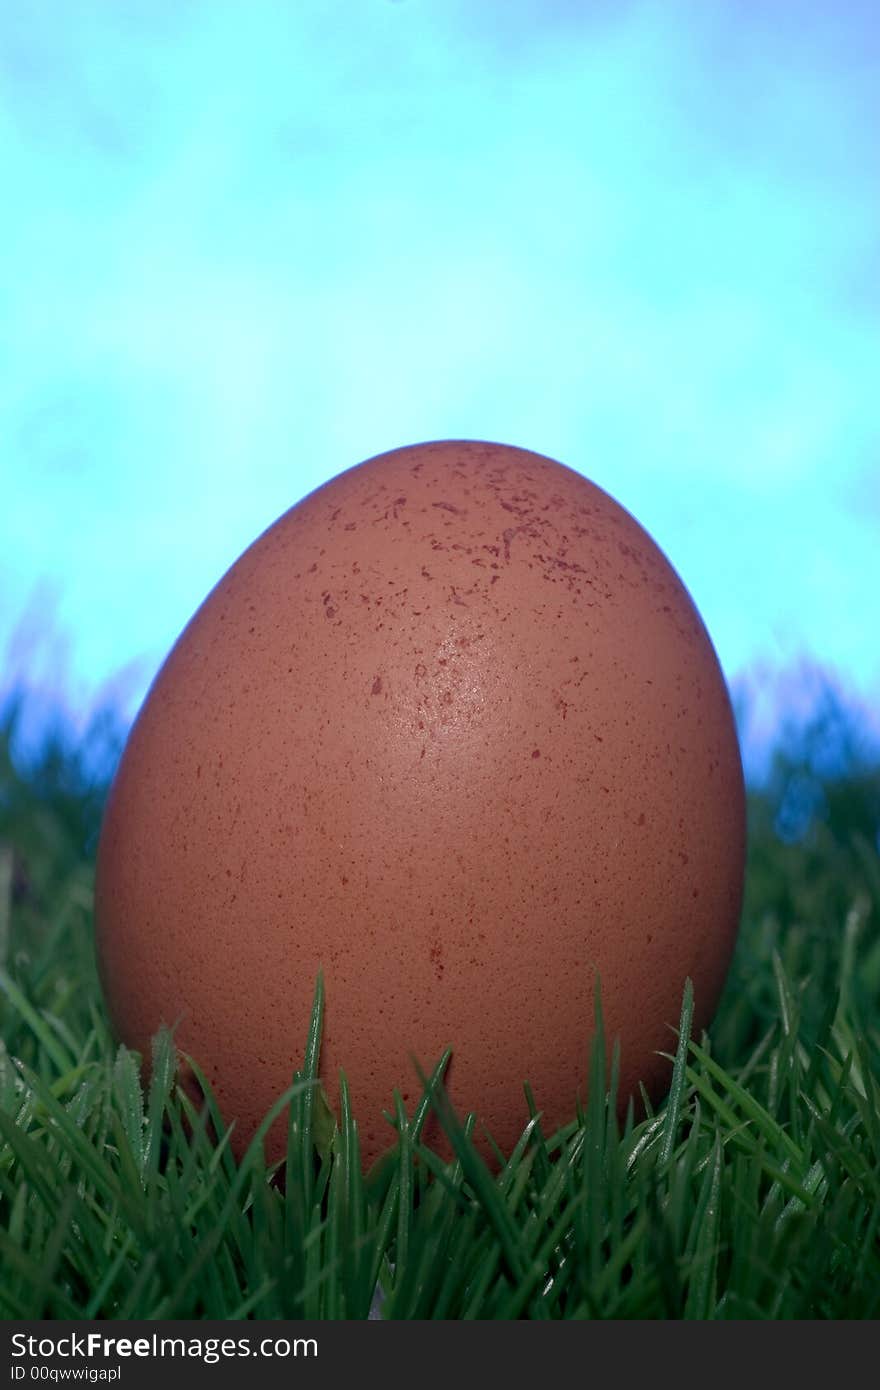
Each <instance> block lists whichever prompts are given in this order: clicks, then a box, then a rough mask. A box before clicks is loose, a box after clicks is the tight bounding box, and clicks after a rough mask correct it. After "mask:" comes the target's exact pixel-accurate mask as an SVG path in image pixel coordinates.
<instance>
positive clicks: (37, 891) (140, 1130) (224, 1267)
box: [0, 718, 880, 1318]
mask: <svg viewBox="0 0 880 1390" xmlns="http://www.w3.org/2000/svg"><path fill="white" fill-rule="evenodd" d="M13 726H14V719H13V718H10V719H9V720H7V724H6V727H5V728H4V730H3V732H2V737H0V972H2V973H0V1011H2V1016H0V1022H2V1040H3V1041H2V1044H0V1313H2V1316H4V1317H5V1318H31V1317H45V1318H82V1317H89V1318H90V1317H100V1318H120V1317H122V1318H124V1317H138V1318H156V1317H172V1318H192V1317H195V1318H201V1317H224V1318H245V1317H262V1318H280V1317H295V1318H302V1317H305V1318H342V1317H345V1318H363V1317H366V1316H367V1314H368V1312H369V1309H370V1307H371V1304H372V1303H373V1302H374V1292H375V1290H376V1289H377V1286H378V1288H379V1290H381V1302H382V1311H383V1315H384V1316H385V1317H388V1318H520V1317H524V1318H598V1317H615V1318H645V1317H648V1318H657V1317H659V1318H665V1317H669V1318H841V1317H844V1318H870V1317H877V1316H878V1315H880V1081H878V1078H880V1067H878V1059H880V858H878V852H877V830H878V826H880V773H878V769H877V764H876V763H872V762H867V761H864V760H862V761H860V760H859V759H858V758H850V759H849V762H848V763H847V761H846V758H844V764H845V765H844V766H843V770H842V771H841V772H840V773H839V774H838V775H835V776H830V775H828V774H827V772H826V774H825V775H824V776H823V775H822V772H821V769H820V770H819V771H817V758H816V753H817V750H818V751H819V752H821V749H822V748H823V747H826V746H827V740H828V737H829V735H828V730H827V728H826V729H824V731H823V730H822V729H820V730H819V731H818V734H817V731H816V730H815V729H814V730H813V731H812V732H811V733H810V735H809V737H808V738H807V739H806V742H802V745H801V746H800V747H799V748H797V749H795V750H794V751H792V750H791V749H789V750H788V751H787V752H783V753H781V754H780V756H779V758H778V759H777V764H776V768H775V772H774V777H773V779H771V782H770V784H769V786H768V787H767V789H765V791H764V792H763V793H762V794H760V795H757V794H753V795H752V797H751V805H750V814H751V822H750V857H749V875H748V881H747V895H746V905H745V912H744V920H743V927H742V932H741V938H740V942H739V947H738V950H737V954H736V957H735V961H734V965H733V968H732V971H731V975H730V978H729V981H728V985H727V988H726V991H725V995H724V998H723V1000H722V1004H721V1007H720V1009H719V1011H718V1015H717V1017H716V1019H715V1021H714V1023H713V1026H712V1029H711V1032H710V1034H709V1036H708V1037H705V1036H704V1037H702V1038H696V1037H693V1036H691V1032H690V994H689V991H687V990H686V991H685V995H684V998H683V1002H682V1014H681V1026H680V1030H679V1033H678V1036H677V1037H676V1036H675V1035H673V1034H671V1035H670V1059H669V1079H670V1090H669V1096H668V1099H667V1101H666V1102H665V1104H664V1105H663V1106H662V1107H661V1108H660V1109H658V1110H657V1111H656V1112H654V1113H652V1112H650V1110H649V1112H648V1114H647V1115H645V1113H644V1112H640V1113H639V1116H638V1117H637V1116H636V1115H635V1114H634V1112H633V1110H632V1108H630V1110H629V1111H628V1113H627V1114H626V1116H625V1118H623V1119H620V1118H619V1114H618V1106H617V1103H616V1095H615V1080H614V1076H615V1073H614V1066H613V1049H612V1050H611V1060H612V1067H611V1086H610V1090H608V1091H606V1089H605V1086H604V1084H603V1079H604V1078H605V1076H606V1074H607V1072H606V1060H607V1059H606V1056H605V1052H604V1047H605V1044H604V1042H602V1041H601V1040H600V1042H599V1044H598V1045H597V1046H596V1048H595V1049H594V1054H593V1057H592V1060H591V1062H590V1076H591V1078H592V1079H591V1080H590V1083H589V1086H588V1088H587V1090H588V1097H589V1098H588V1101H587V1108H586V1111H585V1113H583V1112H582V1113H580V1114H579V1115H578V1118H577V1120H576V1122H575V1123H573V1124H572V1125H570V1126H569V1127H568V1128H566V1129H564V1130H563V1131H561V1132H560V1133H558V1134H555V1135H545V1134H544V1132H543V1130H542V1126H541V1121H540V1116H539V1115H537V1114H536V1113H535V1112H534V1106H533V1105H532V1104H531V1098H530V1095H529V1093H528V1092H527V1091H524V1095H523V1135H522V1138H521V1140H520V1142H519V1144H518V1145H517V1147H516V1149H515V1151H514V1152H513V1153H512V1154H511V1155H509V1156H508V1157H506V1159H505V1161H503V1162H502V1163H501V1165H500V1166H499V1167H498V1170H497V1171H494V1170H490V1169H489V1168H487V1167H486V1166H485V1164H484V1163H483V1161H482V1160H481V1158H480V1157H479V1156H478V1153H477V1151H476V1149H475V1148H474V1146H473V1144H472V1142H471V1138H470V1135H471V1132H472V1130H473V1125H474V1120H473V1118H467V1119H460V1118H459V1117H457V1116H455V1115H454V1114H453V1113H452V1112H451V1110H450V1108H449V1105H448V1101H447V1099H446V1096H445V1093H444V1091H443V1088H442V1073H443V1066H444V1063H445V1060H446V1059H443V1058H441V1059H426V1060H428V1061H434V1060H436V1062H437V1065H436V1069H435V1071H434V1073H433V1075H432V1076H431V1077H426V1078H425V1093H424V1095H423V1097H422V1099H421V1102H420V1103H419V1104H418V1106H417V1107H416V1108H415V1110H414V1112H412V1113H408V1112H407V1111H406V1109H405V1107H404V1105H403V1102H402V1100H401V1098H400V1096H395V1097H391V1096H389V1098H388V1099H389V1110H390V1111H391V1112H392V1114H393V1115H394V1117H395V1120H396V1123H397V1126H398V1131H399V1142H398V1144H397V1147H396V1149H395V1151H394V1152H393V1154H392V1155H391V1156H390V1157H389V1158H388V1159H387V1160H386V1161H384V1162H382V1163H380V1164H379V1165H377V1167H376V1169H374V1170H373V1171H372V1172H371V1173H370V1174H369V1175H367V1176H364V1175H363V1174H362V1172H361V1164H360V1161H359V1153H358V1131H357V1122H356V1117H355V1116H352V1114H351V1112H350V1108H349V1105H348V1102H347V1097H346V1095H345V1092H344V1090H343V1105H342V1114H341V1116H340V1118H339V1126H338V1128H336V1127H335V1126H334V1124H333V1122H332V1120H331V1119H330V1118H329V1117H328V1113H327V1111H326V1108H325V1107H324V1105H323V1103H322V1099H321V1092H320V1090H319V1088H318V1087H317V1086H316V1082H315V1077H316V1071H317V1065H318V1056H319V1046H320V1020H321V1004H322V996H321V987H320V982H318V988H317V991H316V998H315V1011H314V1015H313V1018H312V1027H311V1030H310V1031H309V1033H308V1036H307V1037H306V1036H304V1038H303V1066H302V1069H301V1071H300V1072H299V1073H298V1074H297V1075H296V1076H294V1077H292V1078H291V1087H290V1090H289V1092H288V1094H287V1096H286V1097H283V1098H279V1104H278V1108H279V1109H280V1108H282V1107H283V1106H284V1104H285V1103H286V1102H287V1101H288V1100H289V1102H290V1105H289V1112H288V1113H289V1128H288V1171H289V1172H290V1173H293V1174H295V1175H296V1179H295V1180H294V1181H288V1182H286V1184H285V1183H284V1182H283V1181H281V1180H280V1175H273V1173H272V1172H271V1171H269V1170H267V1167H266V1162H265V1159H264V1155H263V1150H262V1145H261V1142H260V1136H258V1137H257V1139H256V1140H255V1141H254V1143H252V1144H251V1146H250V1148H249V1150H248V1152H247V1154H246V1155H245V1157H244V1158H243V1159H242V1160H241V1161H236V1159H235V1158H234V1156H233V1154H232V1152H231V1150H230V1146H229V1143H228V1137H229V1136H228V1131H227V1130H226V1128H225V1126H224V1122H223V1120H222V1118H221V1116H220V1115H219V1114H218V1113H217V1111H216V1107H215V1106H214V1104H213V1101H212V1100H211V1099H210V1093H208V1102H207V1104H206V1105H205V1107H204V1108H203V1109H202V1110H201V1111H199V1110H198V1109H196V1108H194V1106H193V1104H192V1102H191V1101H190V1100H188V1099H187V1095H186V1093H185V1091H184V1090H183V1089H182V1088H181V1087H180V1086H179V1085H178V1084H177V1062H176V1058H175V1054H174V1049H173V1047H172V1045H171V1040H170V1039H169V1037H168V1036H167V1035H160V1036H159V1037H157V1038H156V1039H155V1042H154V1054H153V1066H152V1079H151V1081H150V1084H149V1086H148V1088H147V1089H146V1090H143V1089H142V1086H141V1081H140V1072H139V1067H138V1063H137V1059H136V1058H135V1057H134V1056H133V1055H132V1054H131V1053H130V1052H127V1051H126V1050H125V1049H124V1048H119V1047H117V1046H116V1045H115V1044H114V1041H113V1039H112V1037H111V1036H110V1033H109V1030H108V1026H107V1021H106V1018H105V1014H104V1010H103V1005H102V1000H101V994H100V989H99V986H98V981H97V976H96V972H95V964H94V958H93V949H92V930H91V929H92V922H91V894H92V854H93V850H94V842H95V835H96V832H97V826H98V818H99V815H100V807H101V800H102V790H103V789H102V788H101V787H100V786H99V787H97V788H93V787H90V786H89V783H88V778H87V776H86V774H85V770H84V769H85V764H84V763H83V761H82V758H81V757H80V754H79V753H78V752H77V750H71V749H70V748H66V747H65V746H64V744H63V741H57V740H56V741H55V742H50V743H49V744H47V747H46V749H45V750H44V752H43V756H42V758H41V760H40V761H39V762H38V763H37V764H36V765H34V766H32V767H31V768H30V770H29V771H28V773H27V774H23V773H22V772H21V771H20V770H18V769H17V767H16V765H15V764H14V762H13V760H12V758H11V756H10V752H9V744H10V738H11V737H12V735H13V734H14V727H13ZM795 822H796V823H797V824H796V825H795V829H796V830H797V834H796V835H795V834H793V832H792V825H793V824H794V823H795ZM780 829H781V831H782V832H783V833H782V834H780V833H778V832H779V831H780ZM585 1022H586V1021H585ZM585 1032H586V1028H585ZM600 1039H601V1034H600ZM584 1080H585V1081H587V1078H586V1077H585V1078H584ZM432 1105H433V1106H435V1107H436V1108H437V1109H438V1111H439V1113H440V1116H441V1118H442V1121H443V1124H444V1127H445V1128H446V1131H447V1133H448V1134H449V1136H450V1138H451V1140H452V1144H453V1152H454V1155H455V1160H454V1162H452V1163H448V1164H446V1163H443V1162H441V1161H440V1159H438V1158H437V1157H436V1155H435V1154H433V1153H432V1152H430V1151H429V1150H427V1149H425V1148H424V1147H423V1146H422V1144H421V1141H420V1136H421V1129H422V1125H423V1122H424V1119H425V1116H426V1114H427V1113H428V1109H429V1107H430V1106H432ZM530 1112H531V1113H530ZM389 1132H390V1131H389ZM377 1301H378V1300H377Z"/></svg>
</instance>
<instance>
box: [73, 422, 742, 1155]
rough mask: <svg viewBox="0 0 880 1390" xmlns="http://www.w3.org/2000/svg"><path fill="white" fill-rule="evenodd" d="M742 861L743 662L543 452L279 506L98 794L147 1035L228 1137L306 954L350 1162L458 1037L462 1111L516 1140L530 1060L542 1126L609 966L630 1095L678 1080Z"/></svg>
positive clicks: (566, 1085)
mask: <svg viewBox="0 0 880 1390" xmlns="http://www.w3.org/2000/svg"><path fill="white" fill-rule="evenodd" d="M743 863H744V795H743V779H742V769H741V763H740V755H739V749H738V744H737V738H736V732H735V728H734V722H733V718H732V715H731V708H730V703H729V700H728V695H727V691H726V688H725V684H724V680H723V677H722V674H721V671H720V669H719V665H718V661H717V659H716V656H715V653H714V651H713V648H712V645H711V642H710V640H709V637H708V635H707V633H706V630H705V628H704V626H703V624H702V622H701V621H700V618H699V615H698V613H697V611H696V609H695V607H694V605H693V602H692V601H691V599H690V597H689V596H688V593H687V591H686V590H685V588H684V586H683V585H682V583H681V581H680V579H679V578H678V576H677V575H676V573H675V571H674V570H673V569H672V568H671V566H670V565H669V563H668V561H667V560H666V559H665V557H664V556H663V554H662V553H661V552H660V550H659V549H658V548H657V546H656V545H655V544H654V542H653V541H652V540H651V538H650V537H649V536H648V535H647V534H646V532H645V531H644V530H643V529H642V528H641V526H639V525H638V523H637V522H636V521H634V520H633V518H632V517H631V516H630V515H629V514H628V513H627V512H626V511H624V510H623V509H622V508H621V507H620V506H618V504H617V503H616V502H614V501H612V499H611V498H610V497H609V496H608V495H607V494H606V493H604V492H602V491H601V490H600V489H599V488H597V487H595V486H594V485H593V484H592V483H589V482H587V481H586V480H585V479H584V478H583V477H581V476H580V475H579V474H577V473H575V472H573V471H572V470H570V469H568V468H566V467H564V466H563V465H561V464H559V463H555V462H553V461H552V460H550V459H548V458H544V457H542V456H541V455H538V454H534V453H530V452H528V451H526V450H523V449H516V448H511V447H508V446H505V445H500V444H487V443H475V442H461V441H447V442H441V443H431V444H420V445H415V446H413V447H410V448H403V449H396V450H393V451H392V452H390V453H387V454H382V455H380V456H378V457H377V458H373V459H370V460H368V461H367V462H366V463H363V464H361V465H360V466H359V467H356V468H352V469H350V470H349V471H348V472H346V473H343V474H342V475H341V476H339V477H337V478H334V479H333V480H332V481H331V482H329V483H327V484H326V485H325V486H324V487H321V488H319V489H318V490H317V491H315V492H313V493H311V494H310V495H309V496H308V497H306V498H305V499H304V500H303V501H301V502H300V503H298V504H297V505H296V506H295V507H293V508H292V509H291V510H290V511H288V512H287V513H285V515H284V516H282V517H281V518H280V520H278V521H277V522H276V523H275V525H274V526H272V527H270V528H269V530H268V531H266V532H265V534H264V535H262V536H261V537H260V538H259V539H258V540H257V541H256V542H255V543H254V544H253V545H252V546H251V547H250V548H249V549H248V550H247V551H245V553H244V554H243V555H242V556H241V558H240V559H239V560H238V561H237V562H236V563H235V564H234V565H233V566H232V568H231V569H230V570H229V572H228V573H227V574H226V575H225V577H224V578H223V579H221V580H220V582H219V584H218V585H217V586H216V588H215V589H214V590H213V591H212V592H211V594H210V595H209V596H208V598H207V599H206V600H205V602H204V603H203V605H202V606H201V608H200V609H199V610H198V612H197V613H196V614H195V616H194V618H193V619H192V621H191V622H190V623H189V625H188V626H187V628H186V629H185V631H184V632H183V634H182V635H181V637H180V638H179V640H178V641H177V643H176V645H175V646H174V648H173V650H172V651H171V653H170V655H169V657H168V659H167V660H166V662H165V664H164V666H163V667H162V670H161V671H160V673H159V675H158V677H157V678H156V681H155V683H154V684H153V687H152V689H151V690H150V693H149V695H148V697H147V699H146V701H145V703H144V706H143V708H142V709H141V711H140V714H139V716H138V718H137V720H136V722H135V725H134V727H133V729H132V731H131V735H130V738H129V740H128V744H127V747H126V749H125V753H124V756H123V758H122V761H121V764H120V767H119V770H118V773H117V776H116V779H115V782H114V785H113V789H112V793H111V796H110V800H109V803H108V806H107V812H106V817H105V821H104V826H103V831H102V835H101V842H100V848H99V856H98V875H97V893H96V914H97V929H98V945H99V954H100V961H101V968H102V976H103V980H104V983H105V988H106V993H107V997H108V1000H109V1004H110V1009H111V1014H112V1019H113V1022H114V1025H115V1027H116V1029H117V1031H118V1033H119V1035H120V1036H121V1037H122V1039H123V1040H124V1041H125V1042H127V1043H129V1044H130V1045H132V1046H134V1047H136V1048H138V1049H140V1050H141V1051H142V1052H144V1053H145V1054H146V1055H147V1056H148V1055H149V1039H150V1036H151V1034H152V1033H153V1032H154V1030H156V1029H157V1028H158V1027H159V1026H160V1024H162V1023H168V1024H174V1023H176V1022H177V1023H178V1025H179V1026H178V1028H177V1032H176V1038H177V1041H178V1044H179V1045H180V1046H181V1047H182V1048H183V1049H185V1050H186V1051H188V1052H190V1053H192V1054H193V1055H194V1056H195V1057H196V1058H197V1059H199V1061H200V1062H201V1065H202V1066H203V1068H204V1070H205V1071H206V1073H207V1076H208V1077H209V1079H210V1081H211V1082H212V1084H213V1086H214V1088H215V1091H216V1093H217V1095H218V1097H219V1100H220V1103H221V1106H222V1108H223V1111H224V1114H225V1116H226V1118H227V1119H233V1118H234V1119H236V1120H237V1122H238V1124H237V1134H238V1138H239V1143H240V1144H241V1143H242V1142H243V1140H244V1139H245V1138H246V1137H247V1136H248V1135H249V1134H251V1133H252V1132H253V1129H254V1128H255V1126H256V1125H257V1123H258V1122H259V1120H260V1119H261V1118H262V1116H263V1114H264V1112H265V1111H266V1110H267V1109H268V1107H269V1106H270V1104H271V1103H272V1101H273V1100H274V1099H275V1098H276V1097H277V1096H278V1095H279V1094H280V1093H281V1092H282V1091H283V1090H284V1088H285V1087H286V1086H287V1085H288V1084H289V1082H290V1078H291V1075H292V1072H293V1071H294V1069H295V1068H296V1067H298V1066H300V1065H301V1063H302V1057H303V1051H304V1046H305V1039H306V1033H307V1028H308V1021H309V1014H310V1009H311V1005H312V999H313V995H314V990H315V981H316V976H317V972H318V969H319V967H323V971H324V978H325V988H326V1015H325V1027H324V1039H323V1049H322V1056H321V1071H322V1077H323V1079H324V1082H325V1086H326V1090H327V1094H328V1098H329V1100H330V1102H331V1104H334V1105H335V1104H336V1103H337V1099H338V1086H337V1078H338V1073H339V1068H340V1067H342V1068H344V1070H345V1073H346V1075H347V1077H348V1080H349V1083H350V1087H351V1093H352V1101H353V1108H354V1113H355V1116H356V1117H357V1119H358V1121H359V1125H360V1134H361V1141H362V1146H363V1151H364V1156H365V1159H366V1160H367V1161H369V1160H371V1159H373V1158H375V1157H376V1156H377V1154H378V1153H379V1152H380V1151H381V1150H382V1149H383V1148H385V1147H386V1146H387V1145H389V1144H390V1143H392V1142H393V1141H394V1131H393V1130H392V1129H391V1128H390V1126H389V1125H388V1123H387V1121H385V1120H384V1119H383V1116H382V1110H383V1108H388V1109H390V1108H391V1098H392V1089H393V1088H394V1087H395V1086H397V1087H399V1088H400V1089H401V1090H402V1091H403V1093H404V1096H405V1097H406V1098H407V1099H408V1109H409V1110H410V1112H411V1111H412V1109H413V1106H414V1104H415V1102H416V1099H417V1098H418V1096H419V1095H420V1094H421V1086H420V1083H419V1081H418V1078H417V1075H416V1072H415V1069H414V1066H413V1062H412V1060H411V1058H412V1056H413V1055H414V1056H415V1057H417V1058H418V1059H419V1061H420V1063H421V1064H422V1066H423V1067H424V1068H425V1069H426V1070H429V1069H430V1068H431V1067H432V1066H433V1064H434V1063H435V1062H436V1060H437V1059H438V1057H439V1056H440V1054H441V1052H442V1050H443V1048H444V1047H445V1046H446V1045H447V1044H450V1043H451V1044H452V1047H453V1049H454V1052H453V1061H452V1066H451V1070H450V1072H449V1083H450V1091H451V1095H452V1099H453V1101H454V1102H455V1104H456V1106H457V1108H458V1109H459V1112H460V1113H465V1112H467V1111H470V1110H475V1111H476V1112H477V1114H478V1117H479V1120H480V1121H481V1122H482V1123H483V1124H485V1125H486V1126H487V1127H488V1128H489V1130H490V1131H491V1133H492V1134H493V1136H494V1137H495V1139H496V1140H497V1142H498V1143H499V1144H500V1145H501V1146H502V1148H505V1149H509V1148H510V1147H511V1146H512V1145H513V1144H514V1143H515V1141H516V1139H517V1138H518V1136H519V1134H520V1132H521V1130H522V1128H523V1125H524V1124H525V1122H526V1120H527V1118H528V1115H527V1110H526V1105H525V1101H524V1096H523V1082H524V1081H525V1080H528V1081H529V1082H530V1083H531V1085H532V1088H533V1090H534V1093H535V1097H536V1100H537V1104H538V1106H539V1108H540V1109H541V1110H542V1111H543V1116H544V1120H543V1123H544V1127H545V1130H546V1131H547V1132H550V1131H552V1129H553V1128H554V1127H556V1126H558V1125H560V1124H563V1123H565V1122H567V1121H568V1120H569V1119H571V1118H572V1117H573V1115H574V1110H575V1098H576V1095H577V1094H578V1093H579V1094H580V1095H581V1096H582V1097H583V1095H584V1093H585V1085H584V1083H585V1079H586V1075H587V1059H588V1051H589V1042H590V1037H591V1034H592V1029H593V1008H594V1002H593V1001H594V985H595V972H596V971H598V972H599V976H600V979H601V987H602V998H603V1004H604V1013H605V1019H606V1031H607V1033H608V1035H609V1038H610V1037H612V1036H617V1037H619V1039H620V1042H621V1048H622V1069H621V1079H622V1084H623V1089H624V1091H625V1092H627V1091H629V1090H631V1089H632V1088H633V1087H635V1086H637V1083H638V1082H639V1081H640V1080H642V1081H644V1082H645V1083H646V1084H647V1086H648V1088H649V1090H652V1091H654V1092H655V1093H656V1092H657V1091H658V1090H660V1091H662V1089H663V1088H664V1087H665V1085H666V1084H667V1082H668V1079H669V1075H670V1067H669V1063H668V1062H667V1061H665V1060H663V1059H662V1058H659V1057H658V1055H657V1050H658V1049H667V1050H668V1049H670V1048H671V1047H673V1046H674V1036H673V1034H672V1032H671V1031H670V1025H671V1026H673V1027H674V1026H675V1025H676V1024H677V1022H678V1016H679V1010H680V1002H681V994H682V988H683V985H684V981H685V978H686V977H687V976H690V977H691V978H692V980H693V982H694V989H695V997H696V1016H695V1017H696V1026H697V1027H700V1026H702V1025H705V1024H706V1023H707V1022H708V1020H709V1019H710V1017H711V1015H712V1012H713V1010H714V1008H715V1004H716V1001H717V998H718V995H719V992H720V989H721V986H722V983H723V980H724V976H725V973H726V970H727V967H728V963H729V960H730V955H731V951H732V947H733V943H734V937H735V934H736V929H737V924H738V920H739V913H740V907H741V896H742V887H743ZM283 1140H284V1135H283V1129H282V1127H281V1126H279V1127H278V1130H277V1132H276V1134H275V1135H274V1137H273V1142H274V1143H275V1146H276V1147H275V1152H276V1153H277V1152H279V1150H280V1148H281V1147H282V1145H283Z"/></svg>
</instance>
